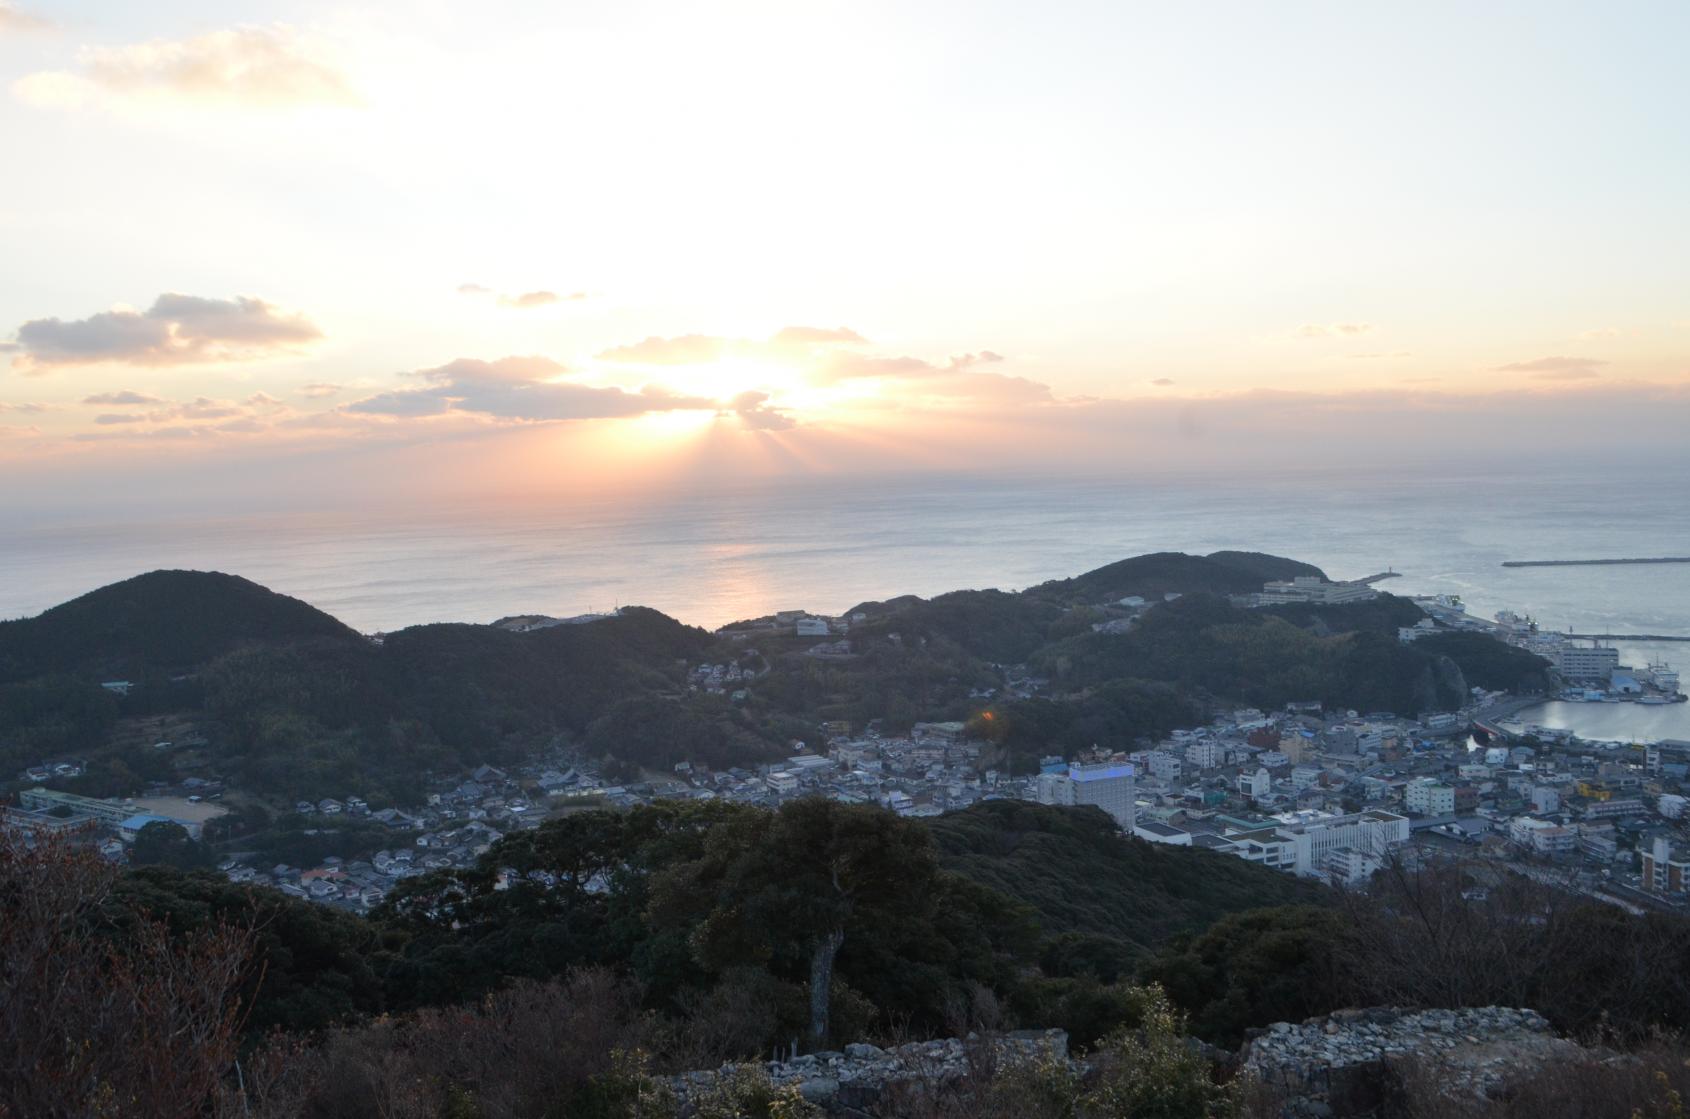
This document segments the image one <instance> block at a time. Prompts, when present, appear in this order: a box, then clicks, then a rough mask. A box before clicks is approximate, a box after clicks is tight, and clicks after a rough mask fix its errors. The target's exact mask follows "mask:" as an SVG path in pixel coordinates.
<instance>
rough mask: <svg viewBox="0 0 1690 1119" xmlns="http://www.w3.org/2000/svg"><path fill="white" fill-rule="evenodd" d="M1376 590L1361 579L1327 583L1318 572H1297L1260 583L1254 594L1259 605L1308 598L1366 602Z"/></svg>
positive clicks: (1376, 594) (1375, 595) (1326, 601)
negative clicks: (1307, 573)
mask: <svg viewBox="0 0 1690 1119" xmlns="http://www.w3.org/2000/svg"><path fill="white" fill-rule="evenodd" d="M1378 597H1379V592H1378V591H1376V590H1374V589H1373V588H1372V587H1370V586H1368V585H1367V584H1365V583H1328V582H1327V581H1326V580H1324V579H1322V578H1321V577H1320V576H1318V575H1299V576H1297V577H1296V578H1295V579H1292V580H1290V581H1289V582H1285V581H1277V582H1272V583H1266V584H1263V586H1262V593H1261V594H1260V595H1258V596H1257V598H1258V600H1259V601H1260V602H1261V604H1262V605H1263V606H1273V605H1276V604H1280V603H1287V602H1312V603H1317V604H1319V605H1322V606H1335V605H1338V604H1340V603H1345V602H1366V601H1367V600H1368V599H1372V598H1378Z"/></svg>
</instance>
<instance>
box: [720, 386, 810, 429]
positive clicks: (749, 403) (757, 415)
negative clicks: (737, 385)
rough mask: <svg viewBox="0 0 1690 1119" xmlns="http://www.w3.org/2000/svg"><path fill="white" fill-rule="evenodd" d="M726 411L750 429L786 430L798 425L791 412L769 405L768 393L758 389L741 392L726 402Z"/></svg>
mask: <svg viewBox="0 0 1690 1119" xmlns="http://www.w3.org/2000/svg"><path fill="white" fill-rule="evenodd" d="M727 411H730V412H733V413H734V414H735V415H737V416H738V417H739V421H740V423H742V424H744V425H745V426H746V427H747V428H749V429H750V430H752V431H787V430H789V429H791V428H793V427H796V426H797V425H798V421H797V420H796V419H794V418H793V417H792V415H791V413H788V412H785V411H782V410H781V409H779V408H773V407H770V406H769V394H768V393H766V392H760V391H758V390H755V389H753V390H750V391H747V392H742V393H740V394H739V395H738V396H736V397H734V398H733V399H732V400H730V401H729V402H728V407H727Z"/></svg>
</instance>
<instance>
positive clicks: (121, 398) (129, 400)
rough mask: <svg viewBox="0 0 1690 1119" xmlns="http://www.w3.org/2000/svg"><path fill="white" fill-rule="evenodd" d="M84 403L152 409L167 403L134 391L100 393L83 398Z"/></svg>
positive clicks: (158, 398)
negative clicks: (131, 405)
mask: <svg viewBox="0 0 1690 1119" xmlns="http://www.w3.org/2000/svg"><path fill="white" fill-rule="evenodd" d="M82 403H84V404H105V405H108V406H109V405H113V404H135V405H143V406H148V407H150V406H152V405H156V404H163V403H165V401H164V398H163V397H158V396H149V395H148V394H147V393H144V392H136V391H135V390H134V389H123V390H122V391H120V392H99V393H95V394H94V395H93V396H85V397H83V398H82Z"/></svg>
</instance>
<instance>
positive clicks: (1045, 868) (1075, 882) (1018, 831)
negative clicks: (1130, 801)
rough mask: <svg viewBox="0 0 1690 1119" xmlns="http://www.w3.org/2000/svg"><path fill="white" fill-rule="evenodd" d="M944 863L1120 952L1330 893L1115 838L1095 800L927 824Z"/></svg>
mask: <svg viewBox="0 0 1690 1119" xmlns="http://www.w3.org/2000/svg"><path fill="white" fill-rule="evenodd" d="M928 830H929V831H930V832H931V833H932V835H933V843H934V846H935V848H936V849H937V850H938V852H939V863H940V865H941V866H943V867H944V868H945V869H946V870H949V871H952V872H954V873H956V874H961V875H963V876H964V877H967V878H969V879H972V880H973V881H975V882H978V883H979V884H980V885H982V886H986V887H989V888H991V889H993V890H996V891H998V892H999V893H1002V894H1005V895H1007V896H1009V897H1012V898H1014V899H1015V900H1016V901H1018V902H1022V903H1023V904H1026V905H1028V906H1031V907H1032V909H1033V910H1034V911H1035V912H1036V913H1037V914H1038V917H1039V924H1040V927H1041V928H1042V929H1043V930H1044V932H1045V933H1046V935H1047V936H1051V937H1068V938H1070V939H1071V942H1072V939H1073V938H1079V939H1080V940H1089V941H1093V942H1101V945H1100V944H1096V943H1094V944H1093V945H1092V950H1093V951H1102V949H1103V947H1109V948H1113V949H1114V953H1113V954H1114V955H1116V956H1117V957H1118V958H1120V959H1130V958H1132V957H1136V956H1137V955H1139V954H1140V953H1142V952H1145V951H1147V950H1152V949H1154V948H1156V947H1157V946H1158V945H1160V944H1162V943H1164V942H1166V941H1167V940H1169V939H1170V938H1171V937H1174V936H1177V935H1179V934H1181V933H1189V932H1194V931H1197V930H1201V929H1205V928H1207V927H1208V926H1210V925H1212V924H1213V923H1214V922H1215V921H1217V920H1219V919H1220V918H1221V917H1223V916H1225V915H1226V914H1228V913H1235V912H1239V911H1242V910H1246V909H1257V908H1261V907H1264V906H1277V905H1293V904H1313V903H1319V902H1323V901H1324V900H1325V899H1326V898H1327V896H1328V893H1329V891H1328V890H1327V889H1326V888H1325V887H1322V886H1318V885H1314V884H1312V883H1310V882H1308V881H1305V880H1303V879H1298V878H1294V877H1292V876H1290V875H1287V874H1283V873H1280V872H1279V871H1275V870H1269V869H1268V868H1267V867H1263V866H1257V865H1256V864H1254V863H1248V862H1245V861H1244V860H1242V859H1238V858H1235V857H1233V856H1230V855H1221V854H1216V853H1214V852H1212V851H1206V850H1202V849H1197V848H1189V847H1172V846H1167V845H1163V844H1153V843H1145V842H1143V841H1142V840H1134V839H1124V838H1122V837H1121V836H1120V834H1119V833H1118V830H1117V828H1116V827H1115V824H1114V821H1112V820H1110V819H1109V817H1108V816H1107V815H1105V814H1104V813H1103V812H1102V811H1101V810H1100V809H1096V808H1057V807H1049V806H1046V805H1040V804H1031V803H1029V802H1027V801H1019V800H998V801H986V802H984V803H981V804H977V805H974V806H972V807H970V808H967V809H964V810H962V811H960V812H952V813H948V814H946V815H944V816H941V817H939V818H938V819H935V820H932V821H931V822H930V823H929V824H928Z"/></svg>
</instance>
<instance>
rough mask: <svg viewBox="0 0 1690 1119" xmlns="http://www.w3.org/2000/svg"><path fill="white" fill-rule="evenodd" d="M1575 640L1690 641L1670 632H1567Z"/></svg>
mask: <svg viewBox="0 0 1690 1119" xmlns="http://www.w3.org/2000/svg"><path fill="white" fill-rule="evenodd" d="M1565 636H1567V637H1571V638H1573V639H1574V640H1575V641H1690V637H1685V636H1683V635H1682V634H1670V633H1569V634H1566V635H1565Z"/></svg>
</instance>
